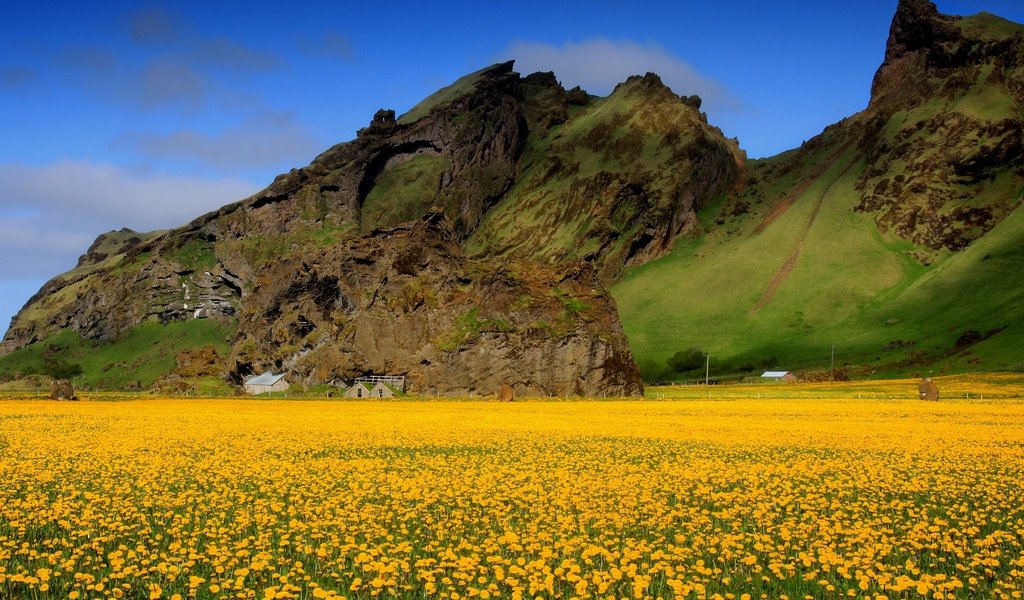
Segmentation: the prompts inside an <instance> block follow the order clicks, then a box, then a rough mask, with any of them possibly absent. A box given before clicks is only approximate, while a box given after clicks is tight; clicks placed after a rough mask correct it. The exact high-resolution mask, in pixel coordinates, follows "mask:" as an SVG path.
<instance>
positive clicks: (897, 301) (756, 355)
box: [612, 150, 1024, 379]
mask: <svg viewBox="0 0 1024 600" xmlns="http://www.w3.org/2000/svg"><path fill="white" fill-rule="evenodd" d="M862 168H863V165H862V164H861V163H858V162H856V160H855V156H854V155H853V150H850V151H848V152H847V153H846V154H845V155H844V156H842V157H840V158H839V159H838V160H836V162H835V163H834V164H833V165H832V166H831V167H829V168H828V169H827V170H826V171H825V172H824V173H823V174H822V175H821V177H819V178H818V180H816V181H814V182H813V183H812V184H811V185H810V186H808V187H807V189H806V191H805V192H804V193H803V194H802V195H801V196H800V197H798V198H797V199H796V200H795V202H794V203H793V205H792V206H791V207H790V208H789V210H788V211H786V212H785V213H784V214H783V215H781V216H780V217H779V218H778V219H777V220H776V221H775V222H774V223H773V224H772V225H771V226H769V227H767V228H766V229H765V230H764V231H763V232H761V233H760V234H758V235H753V233H752V230H753V228H754V227H755V226H756V225H757V223H758V222H759V221H758V220H757V219H752V220H746V221H743V222H742V223H741V226H740V227H739V231H736V232H734V233H732V234H727V233H725V232H723V231H722V230H721V229H717V230H712V231H711V232H710V233H708V234H707V235H705V236H702V237H700V238H698V239H681V240H679V241H678V242H677V244H676V247H675V248H674V250H673V251H672V252H671V253H670V254H669V255H667V256H665V257H663V258H661V259H659V260H656V261H653V262H651V263H648V264H647V265H644V266H641V267H639V268H635V269H632V270H630V271H629V272H627V274H626V276H625V277H624V278H623V279H622V280H621V281H620V282H619V283H618V284H616V285H615V286H614V287H613V288H612V293H613V295H614V297H615V299H616V302H617V304H618V307H619V312H620V316H621V318H622V321H623V326H624V329H625V331H626V334H627V336H628V337H629V339H630V343H631V346H632V349H633V354H634V357H635V358H636V359H637V362H638V363H639V364H640V365H641V368H642V370H643V371H644V372H645V376H646V377H648V378H649V379H652V378H655V377H657V375H658V374H659V372H660V370H661V369H662V368H663V367H664V364H665V360H666V359H667V358H668V357H669V356H671V355H672V354H673V353H675V352H677V351H678V350H681V349H685V348H689V347H692V346H698V347H701V348H703V349H705V350H706V351H708V352H710V353H711V356H712V359H711V361H712V370H713V371H716V372H718V373H738V372H740V371H741V367H743V366H748V367H749V366H750V365H758V366H767V367H780V368H784V369H791V370H795V369H826V368H828V366H829V358H830V351H831V347H832V344H833V343H834V344H835V345H836V364H837V365H838V366H844V365H846V364H847V363H849V364H850V365H852V366H855V367H858V368H859V370H857V371H856V372H857V373H860V374H863V375H874V376H894V375H899V374H908V373H918V372H932V371H934V372H936V373H938V372H942V371H949V372H963V371H971V370H1009V369H1012V368H1013V367H1014V365H1019V364H1021V363H1022V362H1024V327H1022V326H1021V324H1022V323H1024V270H1022V269H1020V268H1019V265H1020V264H1024V247H1021V244H1020V243H1019V242H1020V240H1021V239H1024V209H1021V208H1018V209H1017V210H1016V211H1015V212H1014V213H1013V214H1011V215H1010V217H1008V218H1007V219H1006V220H1005V221H1004V222H1003V223H1002V224H1000V225H999V226H997V227H996V228H995V229H994V230H993V231H991V232H990V233H989V234H988V235H986V236H985V237H984V238H982V239H981V240H979V241H978V242H976V243H975V244H972V245H971V246H969V247H968V248H967V249H966V250H964V251H963V252H960V253H958V254H955V255H952V254H949V253H946V254H942V255H938V258H939V261H938V262H937V263H936V264H934V265H933V266H931V267H924V266H922V265H920V264H918V263H917V262H916V261H915V260H914V259H913V258H912V257H911V256H910V252H911V250H913V249H915V248H916V247H915V246H913V245H912V244H910V243H909V242H906V241H903V240H900V239H898V238H895V237H893V236H891V235H882V234H880V233H879V232H878V229H877V227H876V225H875V223H874V222H873V215H870V214H868V215H865V214H863V213H857V212H854V211H853V210H852V208H853V206H854V205H855V204H856V203H857V201H858V200H859V195H858V192H857V191H856V190H855V189H854V188H853V183H854V182H855V181H856V179H857V177H858V176H859V173H860V171H861V169H862ZM804 172H806V170H805V171H804ZM1018 193H1019V192H1018ZM819 198H820V201H821V206H820V210H819V212H818V214H817V216H816V218H815V219H814V222H813V224H812V225H811V227H810V228H809V229H808V230H807V232H806V237H805V238H804V239H803V241H802V242H800V240H799V235H800V234H799V232H800V231H801V229H802V228H803V227H804V226H805V224H806V223H807V222H808V220H809V218H810V215H811V213H812V212H813V205H814V202H815V201H816V200H817V199H819ZM717 208H718V207H717V203H716V205H713V206H712V207H709V208H708V209H705V211H704V212H702V213H701V215H700V219H701V221H702V222H706V221H707V220H709V219H712V218H713V217H714V211H715V210H717ZM797 246H799V248H800V252H799V257H798V259H797V260H796V263H795V265H794V267H793V269H792V271H791V272H790V274H789V275H788V277H786V278H785V279H784V281H783V283H782V284H781V285H780V286H779V287H778V289H777V291H776V293H775V295H774V296H773V297H772V299H771V300H770V301H769V302H768V303H767V304H765V305H764V306H763V308H761V309H760V310H759V311H756V312H755V311H754V310H753V309H754V307H755V306H756V305H757V303H758V302H759V300H760V299H761V298H762V296H763V294H764V292H765V289H766V288H767V286H768V284H769V282H770V281H771V279H772V278H773V276H774V275H775V274H776V273H777V272H778V270H779V268H780V266H781V265H782V264H783V263H784V262H785V261H786V259H787V257H788V256H790V255H791V253H792V251H793V250H794V248H796V247H797ZM986 257H987V258H986ZM1003 327H1005V329H1002V330H1001V331H1000V332H999V333H997V334H995V335H993V336H992V337H991V338H989V339H987V340H985V341H983V342H981V343H979V344H977V345H975V346H973V347H971V348H969V349H968V350H967V351H966V352H961V351H958V350H957V349H956V348H955V347H954V345H955V343H956V341H957V339H958V338H959V337H960V336H961V335H962V334H963V333H964V332H965V331H968V330H975V331H978V332H979V333H981V334H983V335H984V334H987V333H989V332H990V331H993V330H996V329H999V328H1003ZM893 342H897V343H896V344H893ZM907 344H909V345H907ZM773 359H774V360H773ZM914 359H916V360H914ZM769 362H770V363H774V364H768V363H769Z"/></svg>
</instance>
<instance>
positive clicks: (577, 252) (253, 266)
mask: <svg viewBox="0 0 1024 600" xmlns="http://www.w3.org/2000/svg"><path fill="white" fill-rule="evenodd" d="M699 105H700V101H699V99H698V98H696V97H687V98H682V97H679V96H677V95H675V94H673V93H672V92H671V91H670V90H669V89H668V88H667V87H665V86H664V84H662V82H661V81H660V79H658V78H657V76H655V75H650V74H649V75H647V76H644V77H637V78H633V79H630V80H629V81H627V82H625V83H624V84H622V85H621V86H619V88H617V89H616V90H615V92H614V93H612V94H611V95H610V96H609V97H607V98H594V97H591V96H589V95H587V94H586V93H585V92H583V91H582V90H579V89H574V90H565V89H564V88H562V86H561V85H559V83H558V82H557V80H556V79H555V77H554V75H552V74H550V73H538V74H533V75H530V76H527V77H521V76H520V75H519V74H517V73H515V72H514V71H513V70H512V63H503V64H498V65H494V66H492V67H489V68H487V69H483V70H481V71H478V72H476V73H473V74H470V75H468V76H466V77H464V78H462V79H460V80H459V81H457V82H455V83H454V84H453V85H451V86H449V87H447V88H445V89H442V90H440V91H439V92H437V93H436V94H434V95H432V96H431V97H429V98H427V99H426V100H424V101H423V102H422V103H420V104H419V105H417V106H416V107H414V108H413V109H412V110H411V111H410V112H409V113H407V114H405V115H402V116H401V118H398V119H396V118H395V114H394V112H393V111H387V110H383V109H382V110H381V111H378V113H377V114H376V115H374V118H373V120H372V121H371V123H370V125H369V126H368V127H366V128H364V129H362V130H360V131H359V132H358V134H357V137H356V139H354V140H352V141H350V142H346V143H343V144H339V145H337V146H334V147H333V148H330V149H328V150H327V151H325V152H324V153H323V154H321V155H320V156H318V157H317V158H316V159H315V160H313V162H312V163H311V164H310V165H309V166H307V167H305V168H302V169H296V170H292V171H291V172H289V173H286V174H284V175H281V176H279V177H278V178H276V179H275V180H274V182H273V183H271V185H270V186H268V187H267V188H266V189H265V190H263V191H262V192H260V193H258V194H256V195H254V196H252V197H251V198H247V199H245V200H243V201H241V202H238V203H234V204H231V205H228V206H225V207H223V208H221V209H220V210H217V211H214V212H212V213H209V214H207V215H204V216H202V217H199V218H198V219H196V220H195V221H193V222H192V223H190V224H188V225H186V226H184V227H181V228H178V229H175V230H172V231H167V232H157V233H153V234H134V232H128V231H121V232H112V233H109V234H104V235H103V236H100V238H99V239H98V240H97V242H96V243H95V244H94V245H93V247H92V248H90V250H89V252H87V254H86V255H85V256H83V257H82V259H81V260H80V261H79V265H78V266H77V267H76V268H75V269H74V270H72V271H71V272H69V273H65V274H63V275H60V276H57V277H56V278H54V279H53V280H51V281H50V282H48V283H47V284H46V285H45V286H44V287H43V288H42V289H41V290H40V291H39V293H37V294H36V295H35V296H34V297H33V298H32V299H31V300H30V301H29V303H28V304H27V305H26V306H25V308H24V309H23V310H22V311H21V312H20V313H19V314H18V315H17V316H16V317H15V319H14V320H13V322H12V325H11V327H10V329H9V330H8V332H7V334H6V336H5V338H4V342H3V345H4V350H5V351H6V352H7V357H6V359H5V362H6V365H5V366H0V369H3V370H5V371H6V372H7V373H9V374H10V375H13V374H14V371H16V370H20V371H21V372H22V373H25V372H28V371H32V370H38V369H39V368H40V367H41V364H42V361H43V358H44V356H43V355H44V354H46V353H47V352H49V353H50V354H59V353H63V354H65V355H68V356H70V357H71V358H73V359H83V360H86V361H92V362H93V364H90V365H89V366H91V367H94V368H91V369H88V370H87V375H86V376H85V381H86V382H87V383H91V384H94V385H101V386H111V385H115V386H116V385H122V384H125V383H131V384H137V385H140V386H147V385H150V384H152V383H153V382H154V381H155V380H156V378H157V377H159V373H161V372H164V371H173V370H175V365H179V368H178V370H179V371H180V370H181V369H180V363H182V359H181V356H180V354H181V353H182V352H186V354H187V351H188V350H189V349H190V348H194V347H195V346H196V342H195V340H193V339H192V336H198V338H199V339H201V340H202V341H203V343H207V342H208V340H209V339H210V338H217V339H219V342H218V343H217V344H213V348H214V350H216V352H207V353H206V356H214V357H219V358H217V360H218V361H219V363H220V367H221V372H222V373H223V375H224V376H225V377H227V378H229V379H230V380H232V381H234V382H236V383H237V382H238V381H240V380H242V379H243V378H245V377H246V376H248V375H249V374H251V373H257V372H261V371H262V370H265V369H270V370H275V371H281V370H284V371H287V372H288V373H289V374H290V375H291V377H292V379H293V381H301V382H303V383H305V384H307V385H317V384H322V383H325V382H329V381H333V380H337V379H352V378H354V377H356V376H360V375H366V374H375V373H377V374H379V373H389V374H396V375H405V376H406V377H407V378H408V381H409V382H410V390H411V391H413V392H416V393H438V394H473V393H477V394H479V393H493V391H494V389H496V387H497V386H499V385H500V384H502V383H509V384H512V385H513V386H514V387H515V388H516V391H517V392H518V393H526V394H543V395H565V394H573V395H588V396H593V395H631V394H637V393H639V392H640V390H641V389H642V382H641V380H640V375H639V372H638V371H637V368H636V365H635V362H634V360H633V358H632V356H631V354H630V351H629V348H628V344H627V340H626V338H625V337H624V335H623V333H622V329H621V325H620V323H619V321H618V316H617V312H616V310H615V307H614V303H613V301H612V300H611V298H610V297H609V296H608V295H607V293H606V291H605V287H604V286H605V285H606V284H607V283H608V282H610V281H612V280H614V278H615V277H616V276H617V275H618V274H619V273H621V272H622V270H623V269H624V268H625V267H626V265H629V264H637V263H640V262H643V261H644V260H646V259H649V258H651V257H654V256H658V255H660V254H662V253H664V252H666V251H667V250H668V249H669V248H670V247H671V244H672V241H673V240H674V239H675V237H676V236H678V235H679V234H680V233H681V232H683V231H685V230H687V228H688V227H690V226H691V225H692V223H693V222H694V221H695V218H694V215H695V210H696V209H697V207H699V206H701V205H704V204H707V203H710V202H711V201H712V199H713V198H714V197H715V196H721V195H724V194H725V193H726V192H727V191H728V190H731V189H733V188H735V186H736V183H737V182H738V181H739V180H740V173H741V171H742V155H741V154H740V153H739V151H738V148H737V145H736V143H735V142H734V141H728V140H725V139H724V138H723V137H722V135H721V132H720V131H718V130H717V129H716V128H714V127H711V126H709V125H708V124H707V122H706V121H707V119H706V116H705V115H703V114H702V113H700V112H699V111H698V108H699ZM651 119H658V120H659V121H658V123H659V125H658V127H657V128H656V129H654V128H653V127H655V125H654V123H653V122H652V121H651ZM669 170H671V171H672V174H671V175H666V172H668V171H669ZM556 205H557V209H556ZM525 206H530V207H533V209H531V210H524V209H523V207H525ZM528 219H529V220H530V221H528ZM528 222H532V223H533V225H532V226H530V225H528ZM555 223H557V225H555ZM548 225H551V226H550V227H549V226H548ZM155 323H160V324H162V325H163V326H165V327H166V331H167V335H168V337H170V338H173V339H175V340H177V343H176V344H171V345H169V346H167V347H166V348H165V349H164V351H162V352H160V353H154V354H153V355H148V354H146V353H145V352H128V356H124V352H121V351H115V349H116V348H119V347H124V346H126V344H127V341H129V340H133V339H135V338H136V337H138V335H139V334H138V331H139V330H140V328H143V329H145V331H147V332H150V331H155V330H154V329H153V327H154V324H155ZM213 330H215V332H214V333H211V331H213ZM150 335H157V334H155V333H147V335H146V336H143V337H146V338H147V339H148V336H150ZM127 345H128V346H133V345H132V344H127ZM105 353H106V354H107V355H109V359H97V358H96V357H97V356H104V354H105ZM154 360H159V361H161V365H162V367H160V366H156V365H153V364H151V363H152V361H154ZM184 362H185V363H188V364H191V363H192V362H194V361H192V360H189V359H187V358H186V359H185V360H184ZM0 365H3V363H0ZM90 373H92V375H90Z"/></svg>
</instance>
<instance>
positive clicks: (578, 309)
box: [232, 213, 642, 396]
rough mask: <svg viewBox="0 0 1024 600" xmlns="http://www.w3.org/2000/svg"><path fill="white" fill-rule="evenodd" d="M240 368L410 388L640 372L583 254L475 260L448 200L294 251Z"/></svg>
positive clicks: (626, 391) (541, 387)
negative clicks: (366, 378)
mask: <svg viewBox="0 0 1024 600" xmlns="http://www.w3.org/2000/svg"><path fill="white" fill-rule="evenodd" d="M258 286H259V288H260V289H261V293H260V294H259V295H258V296H254V297H253V298H252V299H251V301H250V302H248V303H247V304H246V306H245V309H244V311H243V312H242V315H241V320H240V323H239V334H238V335H239V339H238V342H237V343H236V344H235V352H234V354H233V355H232V362H233V364H234V366H233V372H234V375H235V378H236V379H238V380H241V379H242V378H244V377H245V376H247V375H249V374H251V373H256V372H260V371H262V370H265V369H271V370H275V371H281V370H286V371H288V372H290V373H292V374H293V378H294V379H301V380H305V381H307V382H309V383H318V382H324V381H331V380H334V379H344V380H352V379H354V378H355V377H358V376H362V375H369V374H382V373H387V374H392V375H404V376H405V377H406V381H407V389H406V391H409V392H411V393H414V394H427V395H433V394H440V395H456V396H465V395H476V396H482V395H490V394H491V393H493V390H495V389H496V388H498V387H499V386H500V385H501V384H503V383H508V384H510V385H512V386H513V388H514V390H515V393H516V394H519V395H525V396H565V395H573V396H583V395H598V396H629V395H636V394H639V393H640V392H641V390H642V382H641V379H640V374H639V371H638V370H637V368H636V366H635V363H634V362H633V359H632V356H631V355H630V352H629V347H628V344H627V341H626V339H625V336H624V335H623V333H622V329H621V327H620V326H619V323H618V319H617V317H616V311H615V307H614V304H613V301H612V299H611V298H610V297H609V296H608V294H607V292H605V291H604V289H603V288H602V287H601V284H600V282H599V281H598V279H597V277H596V274H595V271H594V269H593V268H592V267H590V266H589V265H586V264H585V263H577V264H574V265H570V266H568V267H564V268H559V269H551V268H545V267H542V266H539V265H536V264H527V263H520V264H512V263H510V264H496V263H487V262H479V261H469V260H466V258H465V257H464V254H463V252H462V249H461V247H460V246H459V244H458V236H457V233H456V232H455V230H454V229H453V228H452V227H451V226H450V224H449V223H448V221H447V219H446V218H445V217H444V215H443V213H433V214H430V215H428V216H427V217H425V218H424V219H422V220H420V221H418V222H415V223H412V224H406V225H400V226H397V227H394V228H390V229H382V230H378V231H375V232H373V233H372V234H371V235H368V236H365V237H361V238H356V239H352V240H349V241H348V242H344V243H341V244H337V245H335V246H333V247H331V248H329V249H327V250H325V251H324V252H319V253H315V254H307V255H302V256H296V257H292V258H290V259H288V260H285V261H281V262H279V263H276V264H274V265H271V266H269V267H267V268H266V269H265V270H264V271H263V272H261V273H260V275H259V277H258Z"/></svg>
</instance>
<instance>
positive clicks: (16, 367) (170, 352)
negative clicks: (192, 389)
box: [0, 319, 231, 390]
mask: <svg viewBox="0 0 1024 600" xmlns="http://www.w3.org/2000/svg"><path fill="white" fill-rule="evenodd" d="M230 334H231V331H230V327H228V326H227V325H224V324H221V323H218V322H217V321H214V320H212V319H210V320H207V319H193V320H189V321H181V322H175V323H170V324H168V325H161V324H159V323H143V324H142V325H139V326H138V327H135V328H134V329H132V330H130V331H128V332H126V333H125V335H123V336H122V337H121V338H119V339H118V340H116V341H114V342H111V343H104V342H98V341H95V340H83V339H82V338H81V337H80V336H79V335H78V334H77V333H76V332H74V331H71V330H64V331H62V332H61V333H59V334H57V335H55V336H52V337H50V338H47V339H45V340H42V341H39V342H36V343H34V344H31V345H29V346H26V347H25V348H22V349H20V350H16V351H14V352H12V353H10V354H7V355H6V356H2V357H0V375H2V376H3V377H4V378H5V379H6V378H14V377H16V376H18V375H21V376H25V375H32V374H37V375H41V374H42V373H43V356H44V354H45V353H46V352H47V349H48V348H51V347H55V348H56V356H58V357H59V358H60V359H61V360H63V361H66V362H69V363H75V364H79V365H81V367H82V371H83V374H82V375H81V376H79V377H77V378H76V379H75V383H76V384H78V385H86V386H88V387H90V388H99V389H107V390H110V389H121V388H124V387H126V386H130V385H132V384H133V383H136V382H137V383H138V384H140V385H141V386H142V387H148V386H150V385H152V384H153V382H155V381H156V380H157V378H159V377H160V376H161V375H163V374H164V373H167V372H168V371H171V370H172V369H174V367H175V356H176V355H177V354H178V353H179V352H181V351H182V350H185V349H191V348H201V347H203V346H213V347H214V348H216V349H217V351H218V353H220V354H221V355H226V354H227V353H228V350H229V343H228V340H229V337H230Z"/></svg>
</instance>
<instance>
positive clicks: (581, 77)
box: [502, 38, 737, 107]
mask: <svg viewBox="0 0 1024 600" xmlns="http://www.w3.org/2000/svg"><path fill="white" fill-rule="evenodd" d="M502 56H503V57H507V58H511V59H515V61H516V70H517V71H519V72H520V73H523V74H528V73H533V72H535V71H554V73H555V76H556V77H558V79H559V81H561V82H562V85H564V86H565V87H567V88H569V87H572V86H575V85H578V86H580V87H582V88H583V89H585V90H586V91H588V92H590V93H592V94H598V95H606V94H608V93H610V92H611V91H612V89H613V88H614V87H615V85H616V84H618V83H621V82H623V81H625V80H626V78H627V77H629V76H630V75H643V74H645V73H647V72H651V73H657V74H658V75H659V76H661V80H662V81H663V82H664V83H665V85H667V86H669V87H670V88H672V91H674V92H675V93H677V94H680V95H683V96H689V95H692V94H698V95H699V96H700V97H701V98H702V99H703V100H704V103H705V106H708V105H711V106H714V107H728V106H730V105H736V104H737V100H736V99H735V97H734V96H733V95H732V94H731V93H729V91H728V90H727V89H726V88H725V87H724V86H723V85H722V84H721V83H719V82H717V81H715V80H714V79H711V78H708V77H705V76H704V75H701V74H700V73H699V72H697V70H696V69H694V68H693V67H692V66H690V65H689V64H688V63H687V62H686V61H684V60H683V59H681V58H679V57H677V56H673V55H672V54H670V53H669V52H667V51H666V50H665V49H664V48H662V47H661V46H659V45H657V44H654V43H646V44H639V43H637V42H634V41H631V40H609V39H605V38H592V39H588V40H584V41H582V42H566V43H564V44H562V45H561V46H556V45H553V44H547V43H543V42H527V41H519V42H513V43H512V45H510V46H509V47H508V48H507V49H506V51H505V52H504V53H502Z"/></svg>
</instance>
